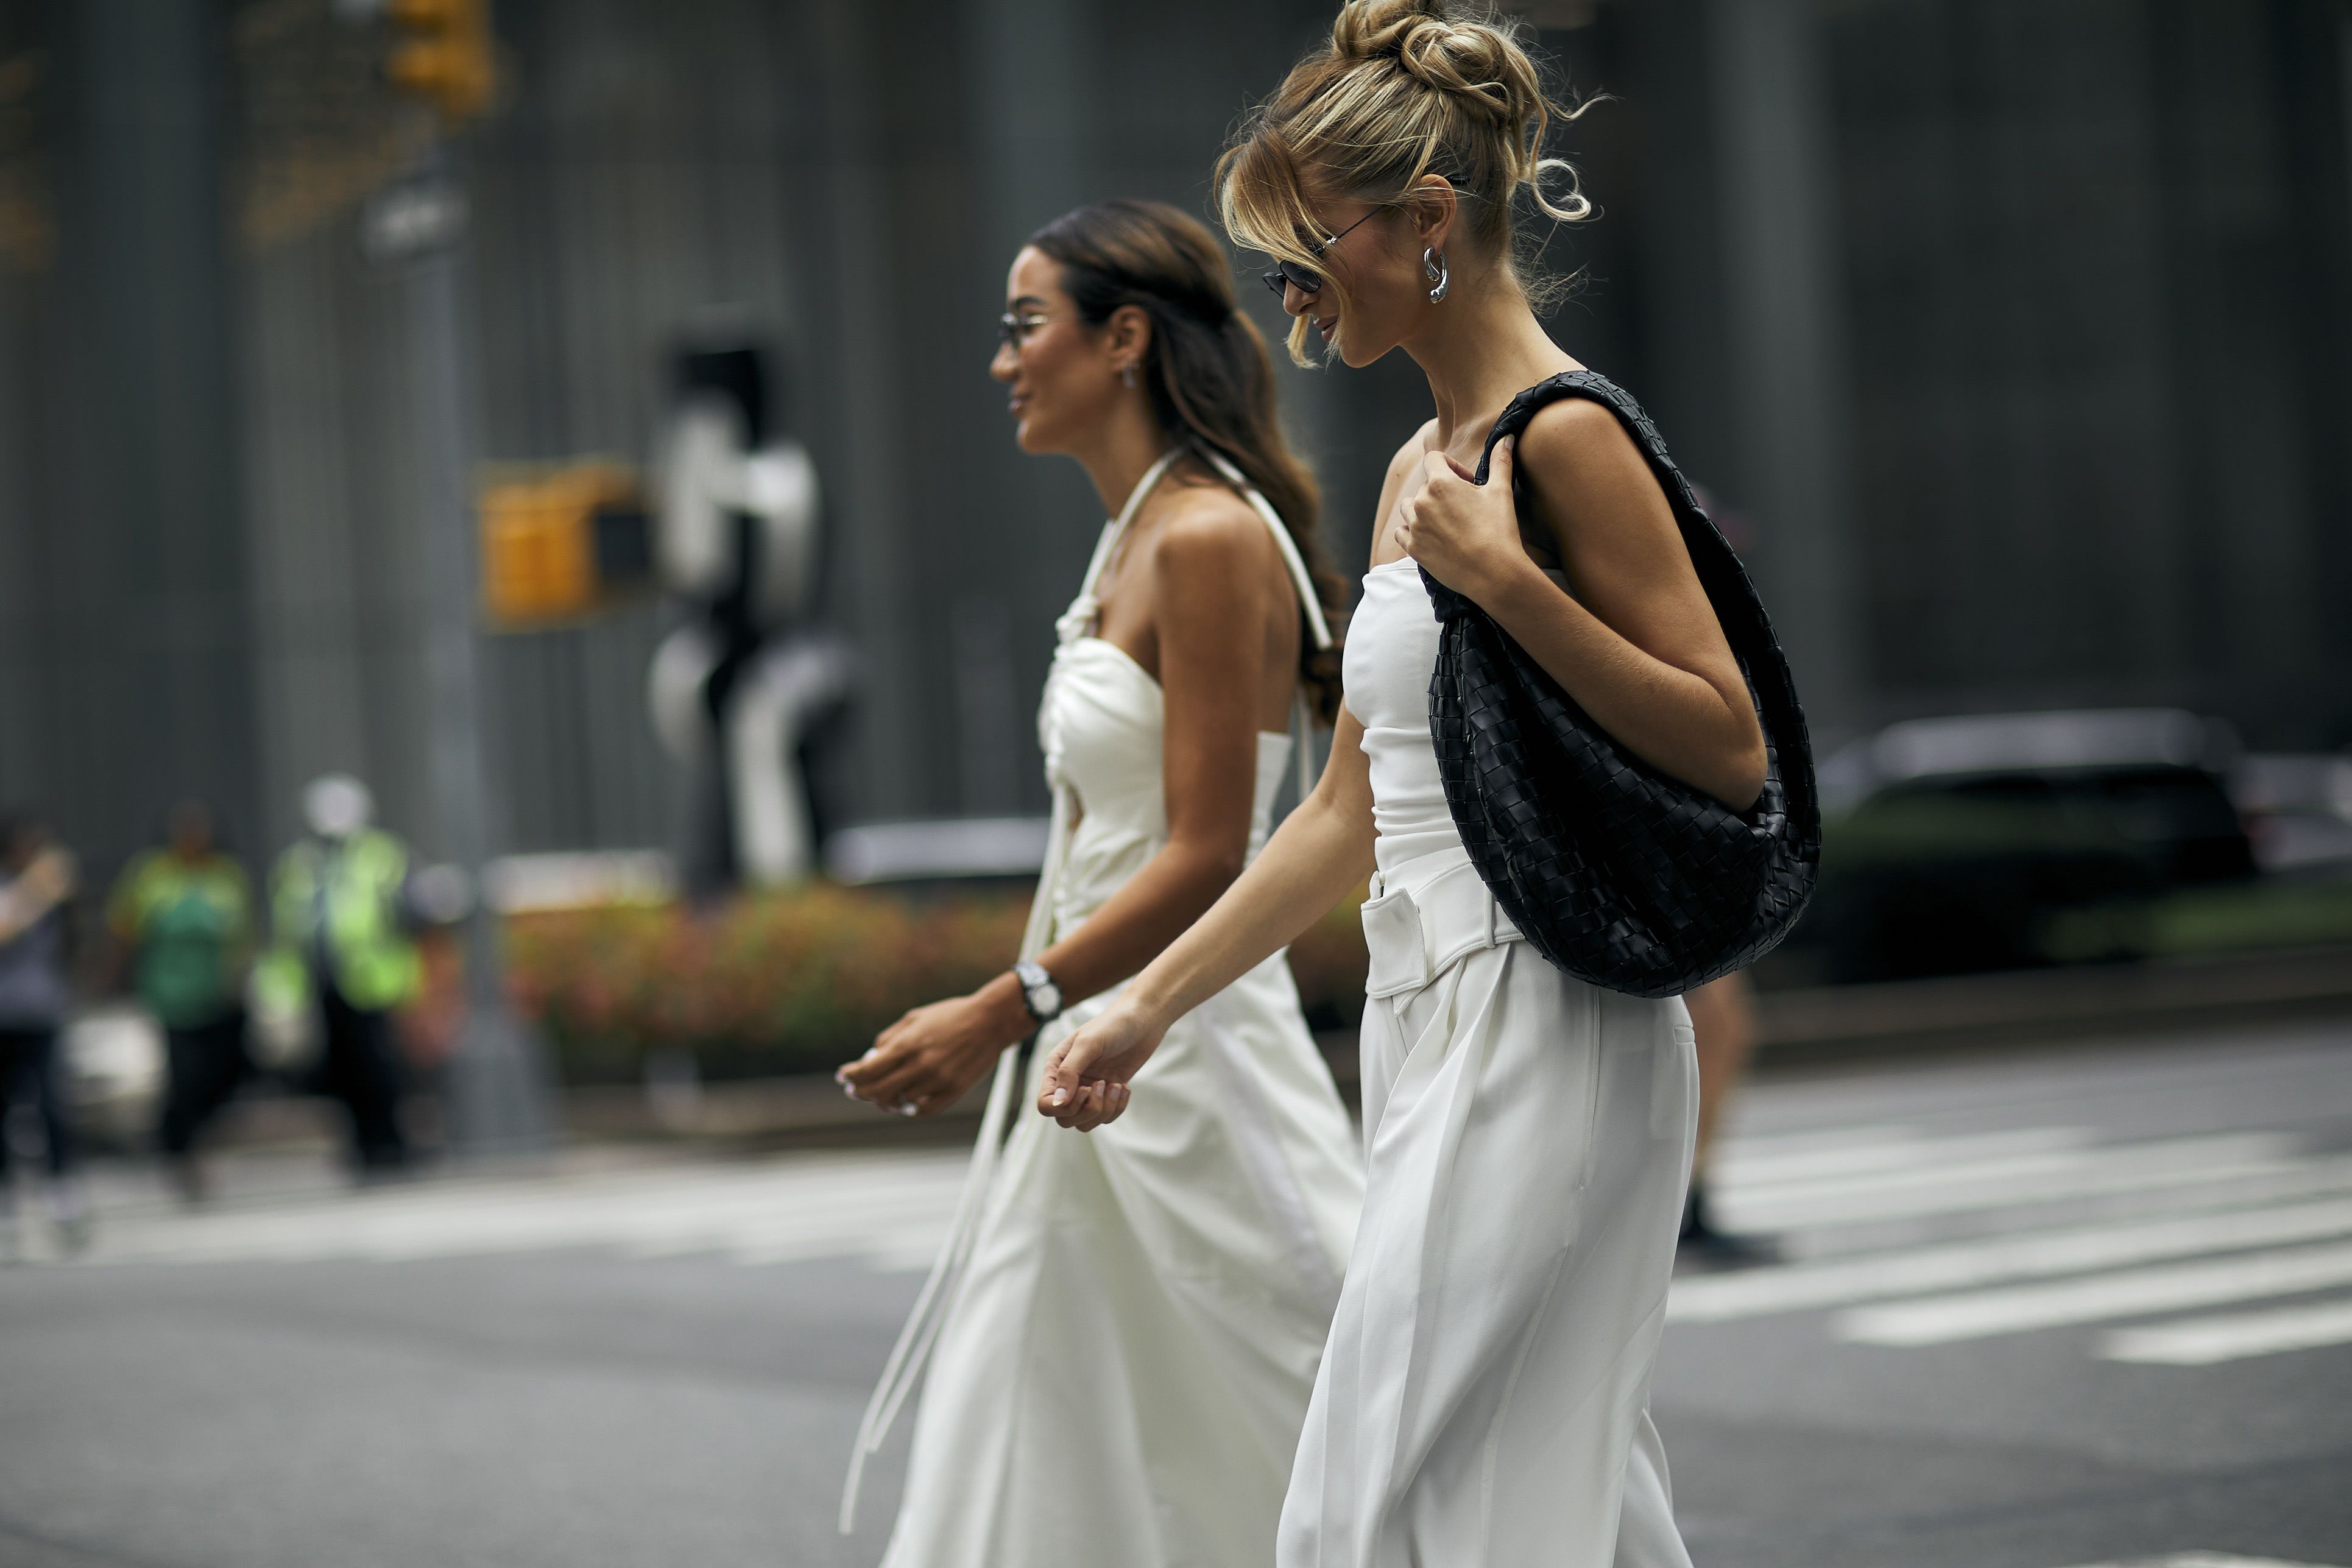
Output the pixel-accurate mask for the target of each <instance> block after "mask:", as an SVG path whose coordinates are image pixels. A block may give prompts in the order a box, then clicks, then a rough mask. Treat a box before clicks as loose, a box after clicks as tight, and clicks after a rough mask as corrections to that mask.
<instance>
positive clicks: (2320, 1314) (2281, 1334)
mask: <svg viewBox="0 0 2352 1568" xmlns="http://www.w3.org/2000/svg"><path fill="white" fill-rule="evenodd" d="M2346 1343H2352V1300H2332V1301H2321V1302H2318V1303H2316V1304H2315V1305H2312V1306H2307V1307H2287V1308H2284V1309H2275V1310H2270V1311H2263V1312H2232V1313H2228V1314H2224V1315H2217V1316H2214V1317H2210V1318H2182V1319H2178V1320H2176V1321H2172V1322H2168V1323H2161V1324H2158V1326H2156V1327H2154V1328H2148V1329H2118V1330H2116V1331H2113V1332H2110V1333H2108V1334H2106V1335H2105V1337H2104V1338H2102V1339H2101V1340H2100V1342H2099V1354H2100V1355H2101V1356H2102V1357H2104V1358H2105V1359H2106V1360H2108V1361H2136V1362H2147V1363H2153V1364H2156V1365H2160V1366H2210V1365H2212V1364H2213V1363H2215V1362H2221V1361H2236V1360H2238V1359H2239V1358H2240V1357H2242V1356H2250V1355H2273V1354H2276V1353H2277V1352H2280V1351H2297V1350H2313V1349H2315V1348H2317V1347H2319V1346H2321V1345H2340V1344H2346Z"/></svg>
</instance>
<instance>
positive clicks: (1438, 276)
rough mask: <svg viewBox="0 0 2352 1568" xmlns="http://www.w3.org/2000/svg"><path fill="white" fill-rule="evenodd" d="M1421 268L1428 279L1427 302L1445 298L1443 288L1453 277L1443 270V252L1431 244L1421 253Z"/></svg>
mask: <svg viewBox="0 0 2352 1568" xmlns="http://www.w3.org/2000/svg"><path fill="white" fill-rule="evenodd" d="M1421 270H1422V272H1423V274H1424V275H1426V276H1427V278H1428V279H1429V283H1430V289H1429V302H1430V303H1431V304H1433V305H1434V304H1436V303H1437V302H1438V301H1439V300H1443V299H1444V298H1445V290H1446V289H1448V288H1449V287H1451V286H1452V284H1453V282H1454V279H1453V277H1452V275H1451V274H1449V273H1448V272H1447V271H1446V270H1445V252H1444V251H1442V250H1440V249H1438V248H1437V247H1435V246H1431V247H1429V248H1428V249H1426V250H1424V251H1423V252H1422V253H1421Z"/></svg>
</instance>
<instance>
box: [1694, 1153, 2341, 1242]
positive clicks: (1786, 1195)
mask: <svg viewBox="0 0 2352 1568" xmlns="http://www.w3.org/2000/svg"><path fill="white" fill-rule="evenodd" d="M2296 1142H2297V1141H2296V1140H2295V1138H2294V1136H2293V1135H2291V1134H2288V1133H2284V1132H2226V1133H2217V1134H2209V1135H2203V1136H2199V1137H2194V1138H2168V1139H2161V1140H2158V1141H2156V1142H2145V1143H2120V1144H2112V1145H2106V1146H2103V1147H2098V1148H2093V1149H2084V1150H2075V1151H2064V1152H2051V1153H2045V1154H2025V1155H2018V1156H2015V1157H2013V1158H2010V1159H2001V1160H1987V1161H1983V1162H1979V1163H1963V1164H1958V1165H1953V1166H1948V1167H1945V1168H1944V1169H1942V1170H1941V1171H1937V1172H1933V1173H1919V1175H1918V1176H1917V1177H1916V1178H1884V1179H1882V1178H1875V1177H1873V1178H1867V1179H1864V1180H1861V1181H1856V1182H1821V1183H1810V1184H1805V1185H1804V1186H1803V1187H1801V1188H1796V1187H1781V1188H1778V1189H1774V1188H1767V1189H1765V1190H1764V1191H1762V1192H1760V1193H1756V1194H1748V1193H1744V1192H1741V1191H1740V1190H1739V1189H1738V1188H1736V1187H1735V1188H1727V1189H1725V1190H1724V1191H1722V1192H1720V1193H1717V1194H1714V1197H1715V1201H1716V1205H1717V1208H1718V1210H1720V1211H1721V1213H1722V1215H1723V1217H1724V1220H1725V1223H1726V1224H1727V1226H1729V1227H1730V1228H1732V1229H1734V1230H1739V1231H1759V1230H1761V1231H1786V1230H1801V1229H1805V1228H1809V1227H1819V1226H1837V1225H1858V1224H1863V1223H1866V1222H1869V1221H1873V1220H1885V1219H1908V1218H1918V1217H1922V1216H1925V1215H1938V1214H1957V1213H1960V1212H1963V1211H1966V1210H1969V1209H1992V1208H2004V1207H2013V1206H2019V1205H2026V1204H2033V1203H2041V1202H2044V1201H2048V1200H2053V1199H2058V1198H2081V1197H2096V1196H2103V1195H2107V1194H2118V1193H2127V1192H2144V1191H2150V1190H2154V1189H2158V1188H2166V1187H2185V1186H2195V1185H2200V1184H2205V1183H2209V1182H2221V1181H2236V1180H2241V1179H2244V1178H2249V1177H2259V1176H2270V1175H2275V1174H2278V1173H2282V1172H2284V1171H2289V1170H2293V1169H2294V1168H2296V1167H2297V1166H2299V1165H2301V1164H2303V1163H2305V1162H2304V1161H2302V1160H2301V1159H2299V1158H2297V1157H2295V1155H2294V1149H2295V1147H2296Z"/></svg>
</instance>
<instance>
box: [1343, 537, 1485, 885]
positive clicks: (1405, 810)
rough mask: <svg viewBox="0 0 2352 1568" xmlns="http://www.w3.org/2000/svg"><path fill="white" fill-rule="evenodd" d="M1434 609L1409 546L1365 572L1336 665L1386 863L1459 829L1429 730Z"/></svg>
mask: <svg viewBox="0 0 2352 1568" xmlns="http://www.w3.org/2000/svg"><path fill="white" fill-rule="evenodd" d="M1438 631H1439V626H1438V624H1437V612H1436V611H1435V610H1433V608H1431V606H1430V602H1429V588H1428V586H1427V584H1423V582H1422V580H1421V567H1420V566H1419V565H1418V564H1416V563H1414V561H1413V560H1412V557H1411V556H1405V557H1402V558H1400V559H1398V560H1395V561H1388V562H1383V563H1381V564H1380V565H1378V566H1375V567H1373V568H1372V569H1371V570H1370V572H1367V573H1365V574H1364V597H1363V601H1362V603H1360V604H1359V605H1357V606H1356V614H1355V617H1354V618H1353V619H1352V620H1351V621H1350V622H1349V626H1348V642H1347V651H1346V652H1345V653H1344V654H1343V655H1342V656H1341V663H1340V675H1341V678H1342V679H1343V680H1344V681H1345V682H1346V685H1347V690H1348V711H1349V712H1350V713H1353V714H1354V715H1355V716H1356V721H1357V722H1358V723H1360V724H1361V725H1363V727H1364V759H1365V761H1366V762H1367V763H1369V764H1370V768H1371V777H1372V826H1373V827H1374V828H1376V829H1377V830H1378V831H1379V833H1380V837H1379V838H1378V839H1376V840H1374V842H1373V844H1372V854H1373V858H1374V860H1375V862H1376V863H1377V864H1378V865H1379V867H1380V868H1381V871H1382V872H1383V873H1386V872H1389V871H1392V870H1394V869H1395V868H1397V867H1399V866H1401V865H1402V864H1404V862H1406V861H1408V860H1412V859H1417V858H1420V857H1421V856H1423V855H1432V854H1435V853H1436V852H1437V851H1439V850H1441V849H1451V848H1454V847H1458V846H1459V845H1460V844H1461V842H1462V835H1461V834H1460V833H1459V832H1457V831H1455V829H1454V817H1453V815H1452V814H1451V813H1449V812H1448V811H1447V810H1446V809H1445V786H1444V783H1443V782H1442V781H1441V780H1440V779H1439V777H1438V773H1437V748H1436V747H1435V746H1434V745H1433V744H1432V743H1431V742H1430V739H1429V679H1430V677H1431V676H1432V675H1433V674H1435V673H1436V671H1437V634H1438Z"/></svg>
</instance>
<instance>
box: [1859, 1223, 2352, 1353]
mask: <svg viewBox="0 0 2352 1568" xmlns="http://www.w3.org/2000/svg"><path fill="white" fill-rule="evenodd" d="M2336 1285H2352V1243H2347V1242H2337V1243H2333V1244H2330V1245H2327V1246H2324V1247H2291V1248H2285V1249H2282V1250H2280V1251H2276V1252H2258V1253H2252V1254H2248V1255H2242V1256H2238V1257H2231V1258H2214V1259H2210V1260H2208V1261H2204V1262H2199V1263H2180V1264H2170V1265H2167V1266H2165V1267H2162V1268H2124V1269H2116V1270H2113V1271H2111V1272H2108V1273H2104V1274H2093V1275H2088V1276H2085V1277H2084V1278H2082V1279H2065V1280H2060V1281H2057V1282H2054V1283H2052V1284H2046V1285H2021V1286H2013V1287H2011V1288H2008V1289H1994V1290H1966V1291H1960V1292H1957V1293H1955V1294H1952V1295H1948V1296H1927V1297H1922V1298H1920V1299H1919V1300H1911V1301H1897V1302H1893V1303H1890V1304H1887V1305H1884V1306H1876V1307H1856V1308H1853V1309H1851V1310H1847V1311H1845V1312H1842V1313H1840V1314H1839V1316H1838V1319H1837V1334H1838V1337H1839V1338H1840V1339H1843V1340H1850V1341H1853V1342H1855V1343H1858V1344H1872V1345H1940V1344H1949V1343H1951V1342H1953V1341H1955V1340H1973V1339H1984V1338H1987V1337H1989V1336H1990V1335H1994V1334H2014V1333H2022V1332H2025V1331H2029V1330H2032V1329H2052V1328H2058V1327H2060V1326H2062V1325H2064V1324H2067V1323H2095V1322H2101V1321H2106V1320H2109V1319H2114V1318H2128V1317H2145V1316H2148V1315H2150V1314H2153V1313H2157V1312H2168V1311H2178V1310H2181V1309H2183V1308H2186V1307H2210V1306H2215V1305H2218V1304H2220V1303H2222V1302H2225V1301H2246V1300H2259V1299H2261V1298H2263V1297H2266V1296H2286V1295H2293V1294H2295V1293H2296V1292H2299V1291H2305V1290H2323V1289H2328V1288H2329V1287H2331V1286H2336Z"/></svg>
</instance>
